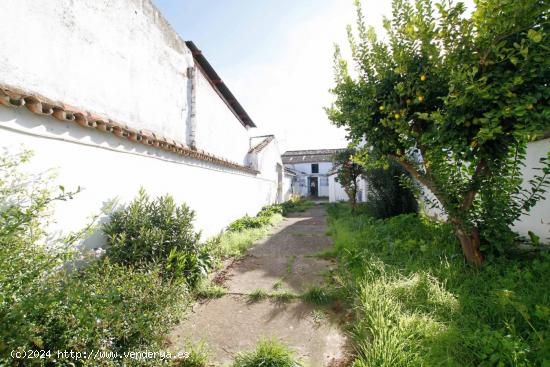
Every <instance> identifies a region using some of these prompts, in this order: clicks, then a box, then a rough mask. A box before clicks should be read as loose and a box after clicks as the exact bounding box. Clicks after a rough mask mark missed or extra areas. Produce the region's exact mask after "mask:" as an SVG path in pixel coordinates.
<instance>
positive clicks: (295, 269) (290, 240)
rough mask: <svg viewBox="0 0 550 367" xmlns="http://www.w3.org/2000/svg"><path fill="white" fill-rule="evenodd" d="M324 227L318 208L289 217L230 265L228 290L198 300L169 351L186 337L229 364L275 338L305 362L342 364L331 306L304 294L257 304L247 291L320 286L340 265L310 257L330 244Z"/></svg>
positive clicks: (342, 344)
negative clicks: (262, 340)
mask: <svg viewBox="0 0 550 367" xmlns="http://www.w3.org/2000/svg"><path fill="white" fill-rule="evenodd" d="M326 229H327V227H326V213H325V209H324V207H323V206H320V205H317V206H315V207H313V208H311V209H309V210H307V211H306V212H304V213H295V214H293V215H290V217H289V218H285V219H284V221H283V222H282V223H281V224H280V225H279V226H278V227H277V228H275V229H274V231H273V234H272V235H271V236H270V237H268V238H267V239H265V240H262V241H259V242H258V243H257V244H256V245H255V246H254V247H253V248H252V249H251V250H250V251H249V252H248V254H247V256H245V257H244V258H243V259H242V260H240V261H236V262H234V263H233V264H232V265H231V266H230V267H229V268H228V269H227V273H226V276H225V277H224V278H225V282H224V285H225V287H226V288H227V289H228V292H229V293H230V294H228V295H226V296H224V297H222V298H219V299H214V300H209V301H206V302H204V303H202V304H198V305H196V306H195V307H194V310H193V312H192V313H190V315H189V317H188V319H187V320H186V321H184V322H183V323H181V324H180V325H178V326H177V327H176V328H175V329H174V331H173V332H172V334H171V336H170V341H171V344H172V347H171V349H173V350H184V349H185V348H184V345H185V341H186V340H187V341H191V342H193V343H197V342H201V341H202V342H205V343H206V345H207V346H208V349H209V351H210V356H211V361H212V362H213V363H214V364H213V366H227V365H230V364H231V362H232V360H233V356H234V355H235V354H236V353H237V352H239V351H244V350H250V349H253V348H254V346H255V344H256V342H257V341H258V339H260V338H262V337H267V338H272V337H275V338H278V339H280V340H281V341H283V342H284V343H286V344H287V345H289V346H290V347H291V348H292V349H293V350H294V351H295V352H296V353H297V355H298V356H299V357H301V358H302V361H303V362H305V365H306V366H311V367H321V366H327V367H328V366H330V367H335V366H344V365H345V364H344V360H345V359H346V356H347V353H346V345H347V340H346V337H345V335H344V334H343V333H342V331H341V330H340V329H339V327H338V324H337V322H336V315H334V314H332V312H331V311H329V310H328V308H321V307H315V306H313V305H310V304H307V303H304V302H303V301H301V300H299V299H295V300H292V301H290V302H288V303H281V302H277V301H275V300H274V299H270V300H263V301H259V302H254V303H252V302H250V299H249V298H248V296H246V294H249V293H252V292H254V291H256V290H258V289H263V290H264V291H265V292H267V293H274V292H281V291H290V292H293V293H296V294H299V293H301V292H303V291H305V290H307V289H308V288H309V287H310V286H311V285H315V284H317V285H318V284H321V283H322V282H323V278H324V277H323V275H324V274H326V272H327V271H329V270H330V269H331V268H334V267H335V266H336V265H335V264H334V263H333V262H331V261H327V260H322V259H318V258H315V257H311V256H310V255H313V254H315V253H318V252H320V251H323V250H327V249H329V248H330V247H331V242H330V238H329V237H328V236H326V234H325V232H326ZM231 293H237V295H235V294H231ZM240 294H243V295H240Z"/></svg>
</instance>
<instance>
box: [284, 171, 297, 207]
mask: <svg viewBox="0 0 550 367" xmlns="http://www.w3.org/2000/svg"><path fill="white" fill-rule="evenodd" d="M294 177H295V176H292V175H289V174H285V175H283V200H284V201H288V200H290V199H291V197H292V195H293V194H297V193H296V192H294V185H293V184H292V183H293V180H294Z"/></svg>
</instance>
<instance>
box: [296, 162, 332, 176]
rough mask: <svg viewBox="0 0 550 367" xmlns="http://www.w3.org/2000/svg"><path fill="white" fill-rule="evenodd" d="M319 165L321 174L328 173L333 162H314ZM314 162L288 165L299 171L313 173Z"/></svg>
mask: <svg viewBox="0 0 550 367" xmlns="http://www.w3.org/2000/svg"><path fill="white" fill-rule="evenodd" d="M313 163H317V164H318V165H319V174H322V175H326V174H327V173H328V172H329V171H330V170H331V169H332V166H333V164H332V162H313ZM313 163H297V164H287V165H286V166H287V167H288V168H290V169H292V170H294V171H297V172H305V173H308V174H310V173H311V165H312V164H313Z"/></svg>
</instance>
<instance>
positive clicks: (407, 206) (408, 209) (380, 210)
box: [365, 162, 418, 218]
mask: <svg viewBox="0 0 550 367" xmlns="http://www.w3.org/2000/svg"><path fill="white" fill-rule="evenodd" d="M401 177H405V178H410V176H409V174H408V173H406V172H405V170H404V169H402V168H401V167H400V166H398V165H397V164H395V163H393V162H390V165H389V168H388V169H383V168H373V169H368V170H367V171H366V172H365V178H366V179H367V204H366V207H367V208H366V210H367V211H368V213H369V214H370V215H371V216H373V217H375V218H389V217H393V216H395V215H399V214H406V213H416V212H417V211H418V203H417V202H416V199H415V197H414V195H413V193H412V192H411V190H410V189H409V188H407V187H405V186H403V184H402V179H401Z"/></svg>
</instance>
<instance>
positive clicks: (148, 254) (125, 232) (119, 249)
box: [103, 190, 211, 285]
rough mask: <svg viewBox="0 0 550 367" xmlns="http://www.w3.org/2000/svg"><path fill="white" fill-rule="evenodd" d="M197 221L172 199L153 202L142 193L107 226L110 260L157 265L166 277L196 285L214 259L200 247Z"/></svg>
mask: <svg viewBox="0 0 550 367" xmlns="http://www.w3.org/2000/svg"><path fill="white" fill-rule="evenodd" d="M194 217H195V213H194V212H193V211H192V210H191V209H189V207H188V206H187V205H185V204H182V205H180V206H177V205H176V204H175V202H174V199H173V198H172V197H171V196H170V195H167V196H162V197H159V198H156V199H154V200H151V199H150V198H149V196H148V195H147V194H146V193H145V191H144V190H140V192H139V195H138V197H137V198H136V199H135V200H134V201H133V202H132V203H130V205H128V206H127V207H124V208H122V209H120V210H118V211H116V212H114V213H113V214H112V215H111V219H110V221H109V223H107V224H105V225H104V227H103V230H104V232H105V234H106V235H107V238H108V245H109V246H108V248H107V256H109V257H110V258H111V259H112V260H113V261H114V262H117V263H120V264H124V265H132V266H135V267H138V268H147V267H149V266H151V265H154V264H158V265H160V267H161V271H162V275H163V277H165V278H174V277H175V278H180V277H183V278H184V279H185V280H186V281H187V282H188V284H190V285H195V284H196V283H197V281H198V280H199V279H200V278H201V277H202V276H204V275H206V274H207V271H208V269H209V267H210V266H211V257H210V255H209V254H208V252H206V251H204V249H203V248H202V246H201V245H200V243H199V238H200V235H199V234H198V233H196V232H195V230H194V228H193V220H194Z"/></svg>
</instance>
